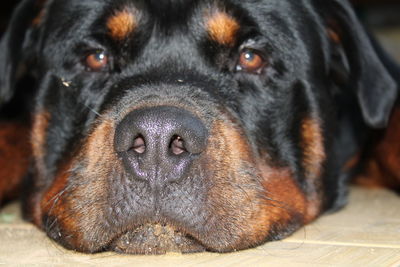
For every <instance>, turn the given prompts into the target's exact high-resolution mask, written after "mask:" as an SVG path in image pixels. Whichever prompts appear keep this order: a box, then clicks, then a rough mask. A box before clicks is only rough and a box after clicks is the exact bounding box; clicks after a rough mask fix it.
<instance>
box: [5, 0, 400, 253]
mask: <svg viewBox="0 0 400 267" xmlns="http://www.w3.org/2000/svg"><path fill="white" fill-rule="evenodd" d="M0 53H1V55H0V57H1V59H2V60H1V62H0V70H1V73H0V82H1V94H0V97H1V101H2V102H3V103H4V102H7V101H8V100H9V99H11V97H12V95H13V94H14V92H15V91H16V90H17V89H16V88H17V87H18V86H16V85H17V80H18V78H20V77H21V76H23V75H27V74H29V75H30V76H32V77H34V80H35V82H36V84H35V88H36V98H35V99H32V102H33V103H34V104H33V106H34V110H33V122H32V125H33V126H32V140H31V143H32V149H33V159H34V160H33V161H34V162H33V171H32V175H31V178H30V179H32V181H31V182H32V185H31V188H30V190H29V192H30V195H29V197H28V200H27V203H26V210H27V214H28V216H29V217H30V218H31V219H32V220H33V221H34V223H35V224H36V225H38V226H39V227H41V228H42V229H44V230H45V231H46V232H47V233H48V235H49V236H50V237H51V238H53V239H55V240H57V241H58V242H60V243H61V244H63V245H64V246H66V247H68V248H72V249H76V250H79V251H84V252H97V251H104V250H115V251H120V252H127V253H163V252H165V251H169V250H174V251H182V252H191V251H201V250H204V249H207V250H211V251H220V252H223V251H232V250H237V249H243V248H248V247H252V246H255V245H257V244H260V243H262V242H265V241H267V240H274V239H279V238H282V237H284V236H286V235H287V234H290V233H292V232H293V231H294V230H296V229H297V228H298V227H300V226H301V225H304V224H305V223H307V222H309V221H311V220H313V219H314V218H316V216H317V215H318V214H320V213H321V212H323V211H325V210H327V209H329V208H333V207H336V206H339V205H340V203H342V202H343V198H344V197H343V196H342V195H341V193H340V192H343V191H344V190H343V188H342V187H343V186H345V185H344V184H345V181H344V178H343V177H344V175H343V174H342V171H341V168H342V166H343V164H344V162H346V160H347V159H348V158H349V157H350V156H351V154H352V153H354V149H355V148H353V147H343V144H346V142H347V143H348V141H349V139H351V138H355V137H354V136H353V135H352V130H351V129H352V127H353V126H351V123H349V122H352V121H357V124H359V125H369V126H372V127H382V126H383V125H385V123H386V121H387V119H388V116H389V113H390V109H391V107H392V105H393V102H394V100H395V97H396V94H397V92H396V85H395V83H394V81H393V79H392V78H391V76H390V74H389V73H388V72H387V70H386V68H385V66H384V64H383V63H382V62H381V61H380V59H379V56H378V55H377V53H376V52H375V48H374V47H373V44H372V43H371V41H370V40H369V38H368V36H367V35H366V33H365V32H364V31H363V29H362V27H361V26H360V24H359V23H358V22H357V20H356V18H355V16H354V14H353V12H352V11H351V9H350V7H349V5H348V3H346V1H344V0H330V1H322V0H321V1H318V0H306V1H297V0H293V1H292V0H273V1H233V0H209V1H208V0H207V1H178V0H175V1H173V0H165V1H141V0H121V1H120V0H109V1H100V0H69V1H61V0H48V1H39V0H35V1H33V0H24V1H23V2H22V3H21V4H20V6H19V7H18V8H17V10H16V11H15V14H14V17H13V19H12V21H11V23H10V27H9V30H8V31H7V32H6V33H5V35H4V37H3V40H2V43H1V51H0ZM18 90H21V88H19V89H18ZM22 90H23V88H22ZM343 103H344V104H345V105H343V106H346V108H342V107H341V106H339V104H343ZM350 111H351V112H350ZM361 118H362V119H361ZM360 121H364V122H365V123H364V122H360ZM344 125H346V127H347V129H348V130H346V131H344V130H343V128H344ZM354 127H355V126H354Z"/></svg>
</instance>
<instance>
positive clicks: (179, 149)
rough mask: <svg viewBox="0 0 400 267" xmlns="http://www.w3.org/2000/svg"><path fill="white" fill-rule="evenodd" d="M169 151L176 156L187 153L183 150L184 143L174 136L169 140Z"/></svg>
mask: <svg viewBox="0 0 400 267" xmlns="http://www.w3.org/2000/svg"><path fill="white" fill-rule="evenodd" d="M169 149H170V151H171V152H172V154H174V155H176V156H179V155H181V154H183V153H185V152H187V150H186V148H185V141H184V140H183V138H182V137H180V136H179V135H174V136H173V137H172V138H171V143H170V145H169Z"/></svg>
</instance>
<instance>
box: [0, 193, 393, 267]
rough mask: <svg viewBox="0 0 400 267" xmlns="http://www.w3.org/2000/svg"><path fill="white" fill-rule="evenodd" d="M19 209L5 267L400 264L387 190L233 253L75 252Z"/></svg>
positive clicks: (4, 252) (7, 238)
mask: <svg viewBox="0 0 400 267" xmlns="http://www.w3.org/2000/svg"><path fill="white" fill-rule="evenodd" d="M18 208H19V206H18V203H14V204H11V205H9V206H7V207H5V208H4V209H2V210H1V211H0V266H107V267H112V266H125V265H129V266H197V265H200V266H201V265H203V266H204V265H207V266H218V267H222V266H290V267H291V266H363V267H366V266H400V197H399V196H397V195H395V194H393V193H392V192H389V191H385V190H367V189H361V188H353V189H352V191H351V196H350V204H349V205H348V206H347V207H346V208H345V209H343V210H341V211H340V212H337V213H334V214H330V215H325V216H323V217H321V218H320V219H319V220H317V221H316V222H315V223H313V224H311V225H308V226H306V227H305V228H303V229H301V230H299V231H298V232H297V233H295V234H294V235H293V236H291V237H290V238H288V239H286V240H283V241H280V242H272V243H268V244H266V245H264V246H260V247H258V248H255V249H251V250H247V251H241V252H236V253H231V254H216V253H202V254H194V255H181V254H168V255H165V256H123V255H116V254H113V253H102V254H96V255H84V254H79V253H74V252H71V251H67V250H64V249H63V248H61V247H59V246H58V245H56V244H54V242H51V241H50V240H49V239H48V238H47V237H46V236H45V235H44V234H43V233H42V232H40V231H39V230H37V229H36V228H35V227H34V226H32V225H30V224H27V223H25V222H23V221H22V220H21V218H20V216H19V212H18Z"/></svg>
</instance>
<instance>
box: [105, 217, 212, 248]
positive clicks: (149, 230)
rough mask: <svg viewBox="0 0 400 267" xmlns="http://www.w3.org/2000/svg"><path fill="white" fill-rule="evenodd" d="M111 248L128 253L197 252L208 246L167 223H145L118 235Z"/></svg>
mask: <svg viewBox="0 0 400 267" xmlns="http://www.w3.org/2000/svg"><path fill="white" fill-rule="evenodd" d="M109 250H111V251H115V252H118V253H126V254H165V253H168V252H179V253H195V252H202V251H205V250H206V248H205V247H204V246H203V245H202V244H201V243H200V242H199V241H197V240H196V239H194V238H193V237H192V236H190V235H188V234H186V233H183V232H181V231H179V230H177V229H176V228H174V227H173V226H170V225H166V224H159V223H157V224H144V225H141V226H139V227H137V228H135V229H132V230H128V231H126V232H124V233H123V234H122V235H120V236H118V237H116V238H115V239H114V241H113V242H112V244H111V245H110V247H109Z"/></svg>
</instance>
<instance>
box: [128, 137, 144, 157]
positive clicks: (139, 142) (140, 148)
mask: <svg viewBox="0 0 400 267" xmlns="http://www.w3.org/2000/svg"><path fill="white" fill-rule="evenodd" d="M131 149H132V150H133V151H135V152H136V153H138V154H143V153H144V152H146V142H145V140H144V138H143V136H142V135H138V136H137V137H136V138H135V140H134V141H133V146H132V148H131Z"/></svg>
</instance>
